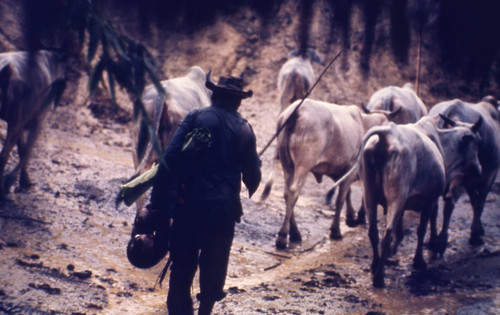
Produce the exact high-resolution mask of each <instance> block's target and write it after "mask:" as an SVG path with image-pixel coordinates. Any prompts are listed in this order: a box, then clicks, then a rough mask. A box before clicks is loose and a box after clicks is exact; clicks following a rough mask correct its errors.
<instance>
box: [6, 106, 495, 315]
mask: <svg viewBox="0 0 500 315" xmlns="http://www.w3.org/2000/svg"><path fill="white" fill-rule="evenodd" d="M257 106H258V105H257V100H251V101H249V102H248V103H247V104H244V105H243V106H242V113H243V115H244V116H246V117H248V118H249V120H250V122H251V123H252V124H253V125H254V126H255V127H256V129H255V131H256V133H257V137H258V139H259V140H258V141H259V142H258V146H259V148H260V147H262V146H263V145H264V144H265V142H267V140H268V139H269V138H270V136H271V131H270V129H269V128H264V124H263V123H262V122H263V121H265V120H266V119H272V114H270V111H271V110H269V111H268V112H267V113H266V111H265V110H263V109H264V108H269V106H265V105H264V106H262V107H261V109H262V110H260V111H259V109H258V108H256V107H257ZM117 116H118V114H116V115H115V117H113V115H111V116H107V117H106V118H103V117H102V116H100V115H99V114H98V112H96V111H95V108H93V107H92V106H81V107H79V108H78V109H77V110H75V109H74V108H69V107H62V108H58V109H57V110H56V111H55V112H53V113H52V114H51V116H50V117H49V119H48V121H47V123H46V128H45V129H44V132H43V135H42V137H41V139H40V141H39V143H38V144H37V149H36V153H35V156H34V159H33V163H32V164H31V166H30V171H31V173H32V174H33V175H32V177H33V178H34V179H35V180H36V182H35V185H34V187H32V188H31V189H30V190H29V191H27V192H15V191H14V192H12V193H11V194H10V196H9V197H10V199H9V200H8V201H7V202H6V203H5V204H4V205H2V207H0V226H1V230H2V234H1V236H0V264H1V266H2V269H1V273H0V312H2V313H6V314H10V313H12V314H16V313H18V314H26V313H30V314H49V313H50V314H101V313H102V314H118V313H121V314H125V313H127V314H165V313H166V308H165V299H166V293H167V289H168V284H164V285H163V286H162V288H159V287H156V289H154V290H153V287H154V284H155V280H156V277H157V275H158V273H159V272H160V270H161V268H162V267H163V263H161V264H159V265H157V266H156V267H154V268H151V269H149V270H140V269H137V268H134V267H132V266H131V265H130V264H129V263H128V261H127V259H126V256H125V246H126V243H127V240H128V237H129V233H130V230H131V222H132V220H133V216H134V212H135V209H134V207H125V206H123V205H122V206H120V207H119V208H117V209H116V208H115V205H114V200H115V196H116V192H117V188H118V187H119V184H120V183H122V182H123V181H124V180H125V179H126V178H127V177H128V176H130V175H131V174H132V173H133V167H132V159H131V153H130V140H129V139H130V138H129V136H128V129H129V127H130V125H129V124H130V123H125V124H124V123H123V122H122V121H120V122H117V121H116V120H118V119H117ZM114 118H116V119H115V120H114ZM68 121H72V122H74V123H73V124H68V123H67V122H68ZM2 136H4V135H3V134H2ZM272 151H273V146H271V148H270V149H269V150H268V151H267V152H266V153H265V154H264V156H263V166H262V167H263V174H264V178H265V177H266V174H268V173H269V171H270V167H271V162H270V161H271V155H272ZM280 172H281V171H279V172H278V174H280ZM276 178H277V180H276V181H275V185H274V188H273V190H272V193H271V195H270V197H269V198H268V200H267V201H266V202H264V203H262V204H261V203H258V202H257V201H256V200H258V197H259V196H260V192H261V190H262V188H263V184H262V185H261V187H260V188H259V191H258V192H257V193H256V195H255V197H254V199H255V200H253V199H252V200H249V199H248V198H246V192H245V191H243V192H242V199H243V205H244V211H245V214H244V216H243V218H242V222H241V223H240V224H238V225H237V232H236V238H235V241H234V245H233V248H232V254H231V260H230V269H229V274H228V278H227V283H226V290H227V292H228V295H227V297H226V299H224V300H223V301H221V302H220V303H218V304H216V307H215V309H214V313H216V314H344V313H353V314H365V313H371V314H375V313H377V314H378V313H385V314H403V313H407V314H415V313H443V314H469V313H481V314H483V313H484V314H495V313H498V311H499V310H500V294H499V293H500V292H499V288H500V268H499V266H500V217H499V216H500V213H499V212H498V209H500V195H499V194H500V183H499V182H498V180H497V182H496V183H495V185H494V187H493V190H492V192H491V193H490V195H489V197H488V201H487V204H486V207H485V211H484V214H483V222H484V226H485V230H486V235H485V244H484V245H483V246H479V247H471V246H469V244H468V237H469V233H470V232H469V231H470V229H469V226H470V222H471V209H470V204H469V202H468V199H467V198H466V197H465V196H463V197H462V198H461V199H460V202H459V203H458V205H457V208H456V210H455V213H454V214H453V217H452V223H451V228H450V245H449V248H448V250H447V252H446V254H445V256H444V258H443V259H438V260H432V259H431V257H430V256H429V255H428V253H426V255H427V256H426V258H427V261H428V262H429V264H428V269H427V270H425V271H420V272H416V271H413V270H412V267H411V262H412V258H413V253H414V250H415V244H416V225H417V222H418V216H417V215H416V214H414V213H411V212H408V213H407V214H406V215H405V229H406V235H405V239H404V240H403V243H402V246H401V247H400V250H399V252H398V254H397V255H396V257H395V259H396V263H395V264H394V265H393V266H390V267H388V268H387V272H386V273H387V278H386V279H387V287H386V288H385V289H374V288H372V286H371V274H370V272H369V266H370V263H371V247H370V245H369V241H368V237H367V228H366V227H365V226H360V227H356V228H349V227H347V226H346V225H345V224H344V215H342V225H341V230H342V233H343V239H342V240H340V241H332V240H330V239H329V238H328V231H329V226H330V224H331V220H332V216H333V212H332V209H331V208H330V207H329V206H327V205H325V204H324V196H325V194H326V192H327V191H328V188H329V186H330V184H331V182H329V181H328V180H325V181H324V182H323V183H322V184H317V183H316V181H315V180H314V178H313V177H312V176H311V177H310V178H308V181H307V183H306V185H305V188H304V190H303V192H302V194H301V196H300V198H299V201H298V203H297V207H296V216H297V221H298V224H299V228H300V229H301V232H302V236H303V243H302V244H301V245H300V246H295V247H292V248H290V249H288V250H285V251H278V250H276V249H275V247H274V240H275V236H276V233H277V231H278V229H279V226H280V224H281V222H282V218H283V215H284V213H283V212H284V201H283V198H282V191H283V179H282V177H281V176H280V175H278V176H277V177H276ZM353 190H354V193H353V198H354V199H353V200H354V204H355V206H356V207H357V206H359V204H360V196H361V190H360V187H359V183H357V184H355V185H354V187H353ZM381 224H382V223H381ZM197 292H198V286H197V284H195V285H194V287H193V296H194V295H195V294H196V293H197Z"/></svg>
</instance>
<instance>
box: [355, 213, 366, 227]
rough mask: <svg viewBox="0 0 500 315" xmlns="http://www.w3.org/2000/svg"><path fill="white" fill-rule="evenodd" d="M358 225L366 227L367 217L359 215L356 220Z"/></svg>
mask: <svg viewBox="0 0 500 315" xmlns="http://www.w3.org/2000/svg"><path fill="white" fill-rule="evenodd" d="M356 224H357V225H365V224H366V216H365V215H364V214H363V215H359V214H358V219H357V220H356Z"/></svg>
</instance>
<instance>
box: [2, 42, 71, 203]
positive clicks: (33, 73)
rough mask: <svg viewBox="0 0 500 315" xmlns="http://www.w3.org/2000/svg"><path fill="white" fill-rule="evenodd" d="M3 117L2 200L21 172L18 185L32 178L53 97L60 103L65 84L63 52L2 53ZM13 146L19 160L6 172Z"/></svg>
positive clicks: (22, 187)
mask: <svg viewBox="0 0 500 315" xmlns="http://www.w3.org/2000/svg"><path fill="white" fill-rule="evenodd" d="M0 69H1V70H0V94H1V97H0V118H1V119H2V120H4V121H6V122H7V137H6V139H5V142H4V144H3V148H2V152H1V153H0V201H3V200H5V196H6V194H7V193H8V192H9V188H10V186H11V185H12V184H13V183H14V182H15V181H16V178H17V175H18V174H19V186H20V188H21V189H26V188H28V187H29V186H31V181H30V178H29V176H28V172H27V170H26V167H27V164H28V161H29V159H30V156H31V151H32V148H33V145H34V144H35V141H36V139H37V137H38V134H39V133H40V127H41V123H42V121H43V119H44V118H45V116H46V114H47V112H48V110H49V108H50V106H49V105H50V103H51V100H54V101H55V102H57V100H58V99H59V98H60V96H61V95H62V93H63V91H64V87H65V82H66V80H65V78H64V77H65V64H64V60H63V57H62V56H61V54H59V53H57V52H52V51H47V50H40V51H36V52H33V53H31V54H30V53H28V52H24V51H18V52H8V53H1V54H0ZM14 145H17V151H18V155H19V163H18V164H17V166H16V167H15V168H14V169H13V170H12V171H11V172H10V173H8V174H7V175H5V166H6V164H7V161H8V158H9V154H10V152H11V151H12V149H13V147H14Z"/></svg>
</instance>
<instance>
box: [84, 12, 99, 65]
mask: <svg viewBox="0 0 500 315" xmlns="http://www.w3.org/2000/svg"><path fill="white" fill-rule="evenodd" d="M88 30H89V47H88V50H87V62H88V63H90V62H91V61H92V60H93V59H94V56H95V53H96V51H97V46H98V45H99V40H100V38H101V29H100V27H99V23H98V22H97V21H96V19H95V18H91V19H90V20H89V26H88Z"/></svg>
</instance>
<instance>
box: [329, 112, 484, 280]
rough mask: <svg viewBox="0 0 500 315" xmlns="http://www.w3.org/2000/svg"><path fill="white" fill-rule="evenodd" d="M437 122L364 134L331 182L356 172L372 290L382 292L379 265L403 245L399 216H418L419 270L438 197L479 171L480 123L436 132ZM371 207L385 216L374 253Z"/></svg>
mask: <svg viewBox="0 0 500 315" xmlns="http://www.w3.org/2000/svg"><path fill="white" fill-rule="evenodd" d="M439 119H440V118H439V116H438V115H436V116H424V117H423V118H421V119H420V120H419V121H417V122H416V123H414V124H406V125H397V124H394V123H392V122H391V123H389V124H387V125H385V126H377V127H374V128H372V129H370V130H369V131H368V132H367V133H366V135H365V136H364V137H363V141H362V144H361V146H360V149H359V152H358V154H357V161H356V163H353V164H354V167H353V168H352V169H350V170H349V171H348V172H347V173H346V174H345V175H344V176H343V177H342V178H341V179H339V181H338V182H337V183H336V184H339V183H340V184H341V183H342V182H343V181H344V179H347V180H348V179H349V177H350V176H352V174H353V173H355V170H356V168H357V167H359V176H360V179H361V181H362V183H363V189H364V193H363V203H364V206H365V208H366V211H367V213H368V218H369V220H368V221H369V230H368V235H369V238H370V243H371V245H372V250H373V260H372V265H371V270H372V273H373V286H374V287H384V285H385V283H384V264H385V262H386V260H387V258H388V257H390V256H392V255H394V254H395V253H396V251H397V247H398V245H399V244H400V243H401V241H402V240H403V235H404V233H403V215H404V211H405V210H414V211H417V212H419V213H420V223H419V225H418V228H417V238H418V241H417V248H416V252H415V256H414V258H413V267H414V268H416V269H425V268H426V262H425V260H424V257H423V239H424V236H425V232H426V228H427V224H428V223H429V220H431V226H435V220H436V216H437V211H438V200H439V197H440V196H442V195H444V194H445V193H446V192H447V189H454V188H453V187H450V186H455V185H456V186H459V185H461V183H462V179H463V175H464V173H467V172H471V173H473V172H475V173H479V172H480V171H481V165H480V163H479V158H478V143H479V136H478V135H477V134H476V132H477V131H478V129H479V127H480V126H481V123H482V121H481V120H478V121H477V122H476V124H474V125H469V126H468V127H465V126H456V127H453V128H451V129H441V128H438V127H437V123H438V120H439ZM377 205H382V206H383V207H384V213H385V214H386V224H385V233H384V236H383V239H382V245H381V253H380V254H379V248H378V244H379V233H378V227H377ZM393 237H394V239H393ZM431 237H432V236H431Z"/></svg>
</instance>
